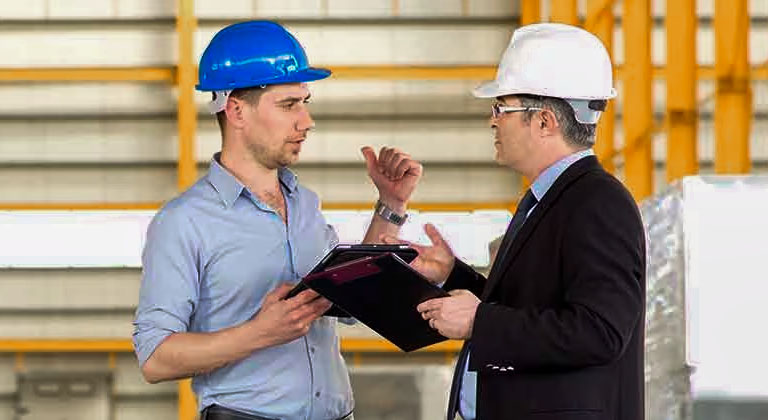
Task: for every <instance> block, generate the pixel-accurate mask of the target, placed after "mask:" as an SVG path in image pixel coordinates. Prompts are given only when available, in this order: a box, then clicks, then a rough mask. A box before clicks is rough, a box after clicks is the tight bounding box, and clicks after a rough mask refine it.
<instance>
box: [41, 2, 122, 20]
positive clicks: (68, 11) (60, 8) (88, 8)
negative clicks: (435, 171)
mask: <svg viewBox="0 0 768 420" xmlns="http://www.w3.org/2000/svg"><path fill="white" fill-rule="evenodd" d="M115 14H116V13H115V3H114V2H112V1H94V0H48V18H49V19H69V18H79V19H82V18H97V19H104V18H110V17H113V16H114V15H115Z"/></svg>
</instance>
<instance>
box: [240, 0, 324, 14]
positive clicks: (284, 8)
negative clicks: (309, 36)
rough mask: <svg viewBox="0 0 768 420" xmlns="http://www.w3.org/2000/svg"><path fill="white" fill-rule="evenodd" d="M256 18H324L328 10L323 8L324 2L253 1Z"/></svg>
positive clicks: (316, 0) (301, 0)
mask: <svg viewBox="0 0 768 420" xmlns="http://www.w3.org/2000/svg"><path fill="white" fill-rule="evenodd" d="M253 2H254V17H259V18H289V17H324V16H327V15H328V10H327V9H325V8H324V7H323V3H324V0H253Z"/></svg>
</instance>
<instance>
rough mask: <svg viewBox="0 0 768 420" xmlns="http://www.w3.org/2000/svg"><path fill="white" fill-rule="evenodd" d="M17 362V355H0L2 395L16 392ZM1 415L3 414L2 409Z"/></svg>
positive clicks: (0, 386)
mask: <svg viewBox="0 0 768 420" xmlns="http://www.w3.org/2000/svg"><path fill="white" fill-rule="evenodd" d="M15 362H16V355H15V354H7V353H5V354H3V353H0V395H7V394H10V393H13V392H15V391H16V377H15V375H14V371H15V365H16V363H15ZM0 401H1V400H0ZM0 413H2V409H0ZM0 418H7V417H0Z"/></svg>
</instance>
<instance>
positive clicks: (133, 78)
mask: <svg viewBox="0 0 768 420" xmlns="http://www.w3.org/2000/svg"><path fill="white" fill-rule="evenodd" d="M175 80H176V69H175V68H174V67H113V68H109V67H98V68H97V67H78V68H18V69H15V68H4V69H2V68H0V82H127V81H130V82H163V83H173V82H174V81H175Z"/></svg>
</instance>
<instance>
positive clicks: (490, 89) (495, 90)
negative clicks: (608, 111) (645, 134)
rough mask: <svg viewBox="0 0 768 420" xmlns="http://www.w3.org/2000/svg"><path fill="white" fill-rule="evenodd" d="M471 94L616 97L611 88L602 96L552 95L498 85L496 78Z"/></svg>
mask: <svg viewBox="0 0 768 420" xmlns="http://www.w3.org/2000/svg"><path fill="white" fill-rule="evenodd" d="M472 94H473V95H474V96H475V98H498V97H501V96H507V95H539V96H551V97H554V98H563V99H600V100H609V99H613V98H615V97H616V89H615V88H611V90H610V92H608V94H606V95H602V96H587V95H574V96H573V97H571V96H566V97H561V96H558V95H554V94H553V93H552V92H547V91H539V90H536V89H519V88H517V89H515V88H502V87H501V86H500V85H499V82H497V81H496V80H490V81H487V82H484V83H482V84H481V85H480V86H478V87H476V88H475V89H474V90H473V91H472Z"/></svg>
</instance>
